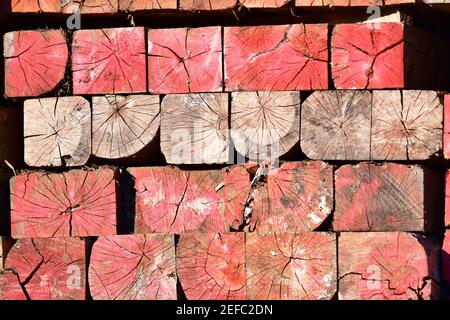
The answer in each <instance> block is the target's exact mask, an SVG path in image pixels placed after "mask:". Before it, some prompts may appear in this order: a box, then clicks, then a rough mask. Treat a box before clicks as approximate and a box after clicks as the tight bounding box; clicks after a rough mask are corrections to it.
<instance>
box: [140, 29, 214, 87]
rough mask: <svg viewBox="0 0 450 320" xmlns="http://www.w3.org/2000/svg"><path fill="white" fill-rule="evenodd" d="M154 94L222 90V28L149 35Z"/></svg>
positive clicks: (151, 82)
mask: <svg viewBox="0 0 450 320" xmlns="http://www.w3.org/2000/svg"><path fill="white" fill-rule="evenodd" d="M148 75H149V80H148V82H149V90H150V92H151V93H164V94H167V93H190V92H217V91H222V31H221V27H205V28H194V29H191V28H179V29H152V30H150V31H149V32H148Z"/></svg>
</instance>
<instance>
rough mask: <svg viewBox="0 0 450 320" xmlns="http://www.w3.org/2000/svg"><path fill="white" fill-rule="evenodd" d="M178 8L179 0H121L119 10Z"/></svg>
mask: <svg viewBox="0 0 450 320" xmlns="http://www.w3.org/2000/svg"><path fill="white" fill-rule="evenodd" d="M158 9H177V0H119V10H121V11H139V10H158Z"/></svg>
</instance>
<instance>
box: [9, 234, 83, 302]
mask: <svg viewBox="0 0 450 320" xmlns="http://www.w3.org/2000/svg"><path fill="white" fill-rule="evenodd" d="M5 267H6V269H8V270H9V272H7V273H6V279H4V276H5V274H0V283H1V282H2V280H4V281H5V280H6V281H5V282H6V286H0V298H3V299H15V298H21V299H23V298H25V297H26V298H27V299H30V300H84V299H85V298H86V292H85V282H86V270H85V268H86V247H85V241H83V240H80V239H77V238H60V239H23V240H18V241H17V242H16V243H15V245H14V246H13V247H12V248H11V251H10V252H9V254H8V257H7V258H6V263H5ZM13 275H14V276H15V277H16V278H15V279H14V277H13ZM17 282H19V283H20V285H18V284H17Z"/></svg>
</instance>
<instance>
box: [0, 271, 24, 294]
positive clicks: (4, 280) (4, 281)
mask: <svg viewBox="0 0 450 320" xmlns="http://www.w3.org/2000/svg"><path fill="white" fill-rule="evenodd" d="M1 300H27V296H26V295H25V293H24V291H23V290H22V287H21V284H20V282H19V279H18V276H17V274H15V273H14V271H11V270H4V271H1V270H0V301H1Z"/></svg>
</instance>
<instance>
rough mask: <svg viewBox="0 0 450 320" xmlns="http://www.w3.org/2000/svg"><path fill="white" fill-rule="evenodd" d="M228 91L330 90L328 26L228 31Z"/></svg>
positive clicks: (226, 73)
mask: <svg viewBox="0 0 450 320" xmlns="http://www.w3.org/2000/svg"><path fill="white" fill-rule="evenodd" d="M224 37H225V39H224V51H225V52H224V55H225V86H226V90H227V91H249V90H313V89H327V88H328V25H326V24H309V25H303V24H296V25H279V26H257V27H227V28H225V36H224Z"/></svg>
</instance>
